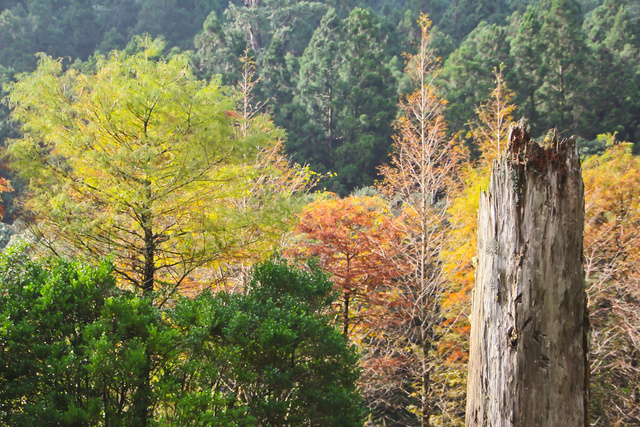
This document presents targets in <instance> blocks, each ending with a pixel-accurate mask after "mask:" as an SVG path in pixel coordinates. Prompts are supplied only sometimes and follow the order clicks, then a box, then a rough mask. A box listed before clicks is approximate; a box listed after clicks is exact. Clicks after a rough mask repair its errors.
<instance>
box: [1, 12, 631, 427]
mask: <svg viewBox="0 0 640 427" xmlns="http://www.w3.org/2000/svg"><path fill="white" fill-rule="evenodd" d="M0 96H1V97H2V98H3V101H2V103H1V104H0V145H1V146H2V151H3V157H2V168H1V170H0V175H1V176H2V178H0V192H1V193H2V200H3V207H2V212H1V214H2V215H4V219H3V220H4V221H5V222H6V223H7V224H13V225H12V226H11V227H7V226H3V227H4V228H3V230H5V229H11V230H12V231H11V232H12V233H15V234H16V237H18V236H21V238H20V239H17V238H16V239H14V240H20V242H18V243H16V244H14V245H12V246H11V247H10V248H9V249H6V250H5V252H4V253H3V254H2V255H1V256H0V278H1V281H2V292H0V312H1V313H2V315H1V316H0V402H4V403H2V404H0V420H1V423H3V424H7V425H24V424H26V423H36V424H41V425H152V424H156V423H158V424H160V425H247V426H249V425H312V424H313V425H364V424H365V423H370V425H402V426H405V425H422V426H425V425H443V426H444V425H447V426H449V425H463V424H464V417H465V399H466V369H467V363H468V348H469V344H468V339H469V315H470V311H471V310H470V309H471V307H470V305H471V303H470V301H471V299H470V297H471V291H472V289H473V283H474V269H475V260H476V258H475V254H476V249H477V246H478V244H477V242H476V220H477V209H478V200H479V195H480V192H481V191H483V190H485V189H486V188H487V185H488V181H489V175H490V172H491V167H492V162H493V161H494V160H495V159H496V158H498V157H499V156H500V153H501V151H502V149H503V148H504V147H505V145H506V140H507V138H508V134H509V128H510V125H511V124H512V123H513V122H514V121H516V120H519V119H520V118H524V119H526V123H527V124H528V126H529V127H530V130H531V134H532V136H533V137H534V138H535V139H537V140H539V141H541V142H542V143H544V142H545V141H547V142H548V141H551V140H554V138H557V137H559V136H574V137H575V138H576V141H577V143H578V146H579V147H580V151H581V155H582V157H583V159H582V174H583V179H584V185H585V234H584V243H583V245H584V268H585V274H586V283H587V293H588V297H589V303H588V305H589V312H590V322H591V328H592V329H591V335H590V339H591V342H590V348H591V354H590V364H591V379H590V381H591V384H590V387H591V388H590V394H591V396H590V399H591V402H590V408H591V409H590V410H591V423H592V425H597V426H609V425H611V426H612V425H640V409H639V408H640V370H639V369H638V365H639V364H640V332H639V331H640V269H639V268H638V266H639V265H640V251H639V249H638V248H640V242H639V241H638V239H639V237H638V236H640V233H638V226H639V224H640V205H639V200H640V159H639V158H638V157H636V153H637V152H640V3H639V2H638V1H636V0H604V2H601V1H599V0H533V1H528V0H492V1H487V2H479V1H472V0H460V1H452V2H450V1H444V0H433V1H426V0H375V1H368V2H365V1H357V2H356V1H351V0H344V1H313V0H308V1H292V0H244V2H238V1H233V0H232V1H224V0H185V1H178V0H162V1H157V0H21V1H3V0H0ZM3 238H4V237H3ZM5 240H6V239H5Z"/></svg>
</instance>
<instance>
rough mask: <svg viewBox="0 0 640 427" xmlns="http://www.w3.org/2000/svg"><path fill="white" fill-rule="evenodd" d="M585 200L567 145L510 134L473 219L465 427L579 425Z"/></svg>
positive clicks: (575, 158) (583, 404) (583, 398)
mask: <svg viewBox="0 0 640 427" xmlns="http://www.w3.org/2000/svg"><path fill="white" fill-rule="evenodd" d="M583 228H584V194H583V184H582V173H581V169H580V158H579V155H578V151H577V147H576V143H575V141H574V140H573V139H564V140H562V141H558V140H557V139H556V138H554V140H553V141H552V143H551V145H550V146H548V147H541V146H540V145H538V144H537V143H536V142H534V141H531V140H530V134H529V129H528V126H527V125H526V124H524V123H519V124H518V126H516V127H514V128H512V129H511V133H510V137H509V146H508V147H507V150H506V153H504V154H503V156H502V157H501V159H500V160H499V161H498V162H496V163H494V170H493V173H492V175H491V184H490V186H489V191H488V194H484V193H483V194H482V196H481V199H480V208H479V216H478V267H477V271H476V285H475V289H474V294H473V310H472V317H471V342H470V360H469V376H468V391H467V412H466V425H467V426H478V425H482V426H522V427H527V426H563V427H571V426H588V425H589V416H588V384H589V379H588V373H589V364H588V359H587V355H588V344H587V332H588V329H589V324H588V313H587V308H586V293H585V285H584V274H583V268H582V234H583Z"/></svg>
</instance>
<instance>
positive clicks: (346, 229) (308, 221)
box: [296, 197, 399, 335]
mask: <svg viewBox="0 0 640 427" xmlns="http://www.w3.org/2000/svg"><path fill="white" fill-rule="evenodd" d="M296 231H297V233H300V234H301V235H302V236H303V240H302V241H301V242H299V245H298V248H297V250H296V255H298V256H300V255H303V256H305V257H309V256H315V257H318V259H319V261H320V264H321V265H322V267H323V268H324V269H325V270H326V271H328V272H330V273H331V275H332V280H333V282H334V283H335V285H336V289H337V290H338V291H339V292H340V295H341V296H340V303H341V305H342V322H343V332H344V334H345V335H347V334H348V333H349V332H350V331H351V330H352V327H353V326H355V325H354V324H352V323H358V322H360V321H361V320H362V319H360V317H362V316H364V314H363V313H365V312H366V310H367V306H370V305H371V304H376V300H377V299H378V295H377V291H378V290H380V289H382V287H383V286H385V285H387V284H389V283H390V281H391V280H392V279H393V278H394V277H396V276H397V275H398V274H399V270H398V269H397V268H396V267H397V266H396V265H395V264H394V263H393V259H394V257H395V255H396V252H395V251H396V248H397V246H396V245H395V244H394V243H393V242H394V241H395V240H397V239H398V234H397V231H396V229H395V228H394V227H393V226H392V224H391V221H390V217H389V216H388V211H387V209H386V206H385V204H384V203H383V201H382V200H381V199H379V198H377V197H348V198H346V199H326V200H320V201H317V202H315V203H312V204H310V205H309V206H307V207H306V208H305V210H304V211H303V213H302V216H301V218H300V222H299V224H298V226H297V228H296ZM354 312H356V313H357V314H354Z"/></svg>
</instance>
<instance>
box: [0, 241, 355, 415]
mask: <svg viewBox="0 0 640 427" xmlns="http://www.w3.org/2000/svg"><path fill="white" fill-rule="evenodd" d="M307 270H308V271H302V270H299V269H297V268H295V267H292V266H289V265H288V264H287V263H286V262H285V261H283V260H282V259H280V258H278V257H276V258H274V259H272V260H270V261H266V262H265V263H263V264H261V265H258V266H256V268H255V270H254V271H253V274H252V276H251V282H250V284H249V286H248V287H247V292H246V294H244V295H240V294H227V293H224V292H220V293H217V294H215V295H213V294H211V293H209V292H205V293H202V294H201V295H199V296H198V297H196V298H194V299H189V298H178V299H177V300H176V301H175V302H174V304H173V306H172V307H171V308H170V309H166V310H162V309H159V308H158V307H156V306H155V305H154V304H153V303H152V302H151V300H150V299H148V298H140V297H138V296H136V295H135V294H133V293H131V292H126V291H122V290H121V289H119V288H118V287H117V286H116V281H115V278H114V276H113V275H112V271H113V267H112V265H111V264H110V263H106V262H103V263H101V264H100V265H99V266H97V267H95V266H93V265H90V264H88V263H83V262H79V261H65V260H62V259H59V258H55V259H49V260H43V261H32V260H31V259H29V257H28V254H27V253H25V252H24V251H22V250H21V248H12V249H9V250H8V251H6V252H5V253H3V254H2V255H0V280H1V286H2V288H1V289H2V294H1V296H0V313H2V319H3V321H2V324H1V326H0V400H1V401H2V405H1V406H0V420H2V423H3V424H7V425H26V424H34V423H36V424H38V425H43V426H46V425H150V424H152V423H154V422H158V423H160V424H162V425H202V426H205V425H206V426H210V425H220V426H223V425H224V426H227V425H245V426H250V425H283V426H285V425H303V424H307V423H312V424H323V425H352V426H357V425H361V422H362V421H361V419H362V407H361V406H360V405H359V397H358V393H357V390H356V388H355V381H356V379H357V377H358V368H357V354H356V352H355V350H354V348H353V347H351V346H349V345H348V344H347V343H346V342H345V341H344V339H343V338H342V336H341V335H340V333H339V332H338V331H337V330H336V329H335V328H333V327H332V326H331V325H330V324H329V323H330V319H329V317H328V314H327V312H326V309H327V307H329V306H330V305H331V303H332V301H333V299H334V298H335V297H334V295H333V292H332V289H333V286H332V283H331V282H330V281H329V280H328V279H327V277H326V276H325V275H324V273H322V272H321V271H320V270H319V269H318V267H316V266H314V265H309V266H308V267H307ZM149 360H150V361H151V363H150V364H149V363H148V361H149Z"/></svg>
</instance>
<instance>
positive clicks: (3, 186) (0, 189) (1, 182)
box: [0, 177, 13, 219]
mask: <svg viewBox="0 0 640 427" xmlns="http://www.w3.org/2000/svg"><path fill="white" fill-rule="evenodd" d="M9 191H13V188H11V183H10V182H9V181H8V180H6V179H4V178H2V177H0V193H5V192H9ZM5 212H6V208H5V206H4V205H2V204H0V219H2V217H3V216H4V213H5Z"/></svg>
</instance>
